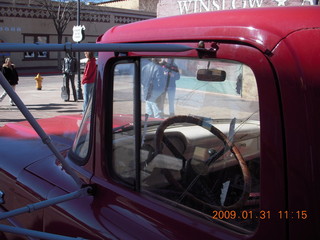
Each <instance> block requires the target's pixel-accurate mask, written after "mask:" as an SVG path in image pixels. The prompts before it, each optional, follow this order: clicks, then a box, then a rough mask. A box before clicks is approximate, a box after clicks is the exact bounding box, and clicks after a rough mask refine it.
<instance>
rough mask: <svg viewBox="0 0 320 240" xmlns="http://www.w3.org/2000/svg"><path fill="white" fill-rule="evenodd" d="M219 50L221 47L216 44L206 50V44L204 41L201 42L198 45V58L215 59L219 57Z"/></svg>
mask: <svg viewBox="0 0 320 240" xmlns="http://www.w3.org/2000/svg"><path fill="white" fill-rule="evenodd" d="M218 50H219V46H218V44H217V43H216V42H213V43H211V47H210V48H209V49H208V48H205V43H204V41H200V42H199V43H198V48H197V51H198V56H199V58H200V59H201V58H215V57H216V55H217V52H218Z"/></svg>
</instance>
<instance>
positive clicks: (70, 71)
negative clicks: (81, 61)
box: [61, 54, 77, 102]
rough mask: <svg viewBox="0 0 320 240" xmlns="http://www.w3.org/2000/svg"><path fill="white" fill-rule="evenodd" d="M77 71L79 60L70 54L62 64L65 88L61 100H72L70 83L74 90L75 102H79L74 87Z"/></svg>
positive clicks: (62, 90)
mask: <svg viewBox="0 0 320 240" xmlns="http://www.w3.org/2000/svg"><path fill="white" fill-rule="evenodd" d="M76 69H77V60H76V59H75V58H74V57H73V56H71V55H70V54H67V56H66V57H65V58H64V59H63V64H62V73H63V86H62V88H61V98H62V99H63V100H64V101H66V102H67V101H69V99H70V87H69V84H70V83H71V88H72V94H73V100H74V101H75V102H76V101H77V93H76V87H75V85H74V76H75V72H76Z"/></svg>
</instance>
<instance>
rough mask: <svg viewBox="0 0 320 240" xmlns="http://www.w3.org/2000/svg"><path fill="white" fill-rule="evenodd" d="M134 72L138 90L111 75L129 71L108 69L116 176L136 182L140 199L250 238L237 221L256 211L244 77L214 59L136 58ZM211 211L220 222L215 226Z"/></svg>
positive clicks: (255, 152)
mask: <svg viewBox="0 0 320 240" xmlns="http://www.w3.org/2000/svg"><path fill="white" fill-rule="evenodd" d="M139 65H140V69H136V71H138V72H139V74H138V76H140V77H139V78H140V79H139V81H140V82H139V84H138V85H135V82H136V80H135V75H134V71H132V72H127V73H125V74H118V73H119V71H118V70H117V68H121V69H124V68H128V69H134V67H133V64H130V63H119V64H117V65H115V68H114V69H115V72H116V73H117V74H115V75H114V88H113V95H114V96H113V99H114V100H113V116H114V117H113V125H114V133H113V160H112V167H113V171H114V174H115V176H116V177H117V178H119V179H121V181H123V182H126V183H129V184H130V183H132V184H133V183H135V182H136V181H137V180H138V179H137V177H139V178H140V179H139V183H140V185H141V191H142V192H146V193H148V194H150V195H151V196H153V197H155V198H158V199H160V200H161V201H164V202H166V203H167V204H171V205H172V206H175V207H177V208H179V209H184V210H185V211H186V212H189V213H190V212H191V213H193V214H196V215H198V216H199V217H202V218H205V219H207V220H208V221H219V222H222V224H224V223H227V224H228V225H234V226H235V228H241V229H244V230H248V231H252V230H254V229H255V228H256V227H257V224H258V220H255V218H253V217H251V218H249V217H248V218H245V217H239V216H240V215H239V214H242V215H243V212H244V211H248V212H249V213H250V214H254V211H257V210H258V209H259V184H260V183H259V171H260V162H259V157H260V122H259V103H258V92H257V87H256V82H255V77H254V74H253V72H252V71H251V69H250V68H249V67H247V66H246V65H244V64H241V63H239V62H234V61H226V60H216V59H215V60H208V59H206V60H199V59H196V60H195V59H187V58H142V59H141V60H140V64H139ZM137 87H138V88H139V89H138V91H132V89H135V88H137ZM136 90H137V89H136ZM134 92H138V93H139V95H140V96H139V99H136V98H137V97H135V95H134ZM135 101H136V102H138V103H139V104H138V106H139V107H140V109H139V111H135V107H134V106H135ZM137 112H138V114H139V117H138V119H140V122H139V123H138V124H137V123H136V122H135V119H137V116H135V114H137ZM136 128H139V129H138V131H137V129H136ZM137 134H139V135H140V136H139V137H138V138H137ZM137 140H138V141H139V144H138V145H139V146H140V154H139V156H140V159H139V160H138V161H139V165H137V159H136V157H135V156H137V155H136V154H135V152H136V150H135V149H136V148H135V144H136V141H137ZM137 166H138V168H139V169H138V170H139V174H137ZM213 211H222V212H223V213H224V214H225V216H222V217H221V216H220V217H217V218H214V216H213ZM230 213H231V214H230ZM236 214H238V215H236ZM220 215H221V214H220ZM227 215H228V216H227Z"/></svg>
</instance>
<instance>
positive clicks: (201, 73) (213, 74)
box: [197, 69, 227, 82]
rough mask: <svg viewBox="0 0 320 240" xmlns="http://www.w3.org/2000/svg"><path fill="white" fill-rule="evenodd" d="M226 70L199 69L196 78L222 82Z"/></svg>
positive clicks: (224, 78)
mask: <svg viewBox="0 0 320 240" xmlns="http://www.w3.org/2000/svg"><path fill="white" fill-rule="evenodd" d="M226 76H227V74H226V72H225V71H223V70H218V69H199V70H198V71H197V79H198V80H200V81H207V82H223V81H225V80H226Z"/></svg>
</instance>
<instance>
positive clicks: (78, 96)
mask: <svg viewBox="0 0 320 240" xmlns="http://www.w3.org/2000/svg"><path fill="white" fill-rule="evenodd" d="M77 26H80V0H78V2H77ZM78 43H79V42H78ZM77 61H78V64H77V72H78V84H77V98H78V99H80V100H82V99H83V95H82V88H81V78H80V52H78V53H77Z"/></svg>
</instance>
